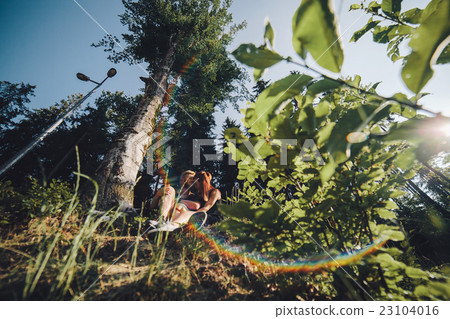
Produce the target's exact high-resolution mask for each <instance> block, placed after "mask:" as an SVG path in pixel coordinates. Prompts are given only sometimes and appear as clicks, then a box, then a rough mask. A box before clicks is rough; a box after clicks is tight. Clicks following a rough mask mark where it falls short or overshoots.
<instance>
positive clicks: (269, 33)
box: [264, 17, 275, 49]
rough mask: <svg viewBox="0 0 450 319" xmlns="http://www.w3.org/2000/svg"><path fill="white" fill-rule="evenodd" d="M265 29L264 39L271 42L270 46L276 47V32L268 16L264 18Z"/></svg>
mask: <svg viewBox="0 0 450 319" xmlns="http://www.w3.org/2000/svg"><path fill="white" fill-rule="evenodd" d="M264 25H265V30H264V41H268V42H269V43H270V47H271V48H272V49H273V48H274V45H273V43H274V38H275V32H274V31H273V28H272V25H271V24H270V21H269V18H267V17H266V19H265V20H264Z"/></svg>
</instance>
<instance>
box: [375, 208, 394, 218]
mask: <svg viewBox="0 0 450 319" xmlns="http://www.w3.org/2000/svg"><path fill="white" fill-rule="evenodd" d="M376 212H377V214H378V216H380V217H381V218H383V219H388V220H389V219H395V218H396V217H397V215H395V213H394V212H392V211H390V210H388V209H384V208H378V209H377V210H376Z"/></svg>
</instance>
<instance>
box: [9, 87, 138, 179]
mask: <svg viewBox="0 0 450 319" xmlns="http://www.w3.org/2000/svg"><path fill="white" fill-rule="evenodd" d="M78 98H79V97H78V96H76V95H74V96H71V97H69V98H67V99H66V100H62V101H61V102H59V103H56V104H54V105H52V106H50V107H46V108H39V109H27V108H26V107H25V109H24V110H23V112H22V118H21V119H20V120H17V121H16V122H13V123H12V124H11V125H10V127H9V128H8V129H6V130H4V131H3V133H2V134H1V135H0V162H2V163H4V162H6V161H8V160H9V159H10V158H12V157H13V156H14V155H15V154H17V153H18V152H19V151H20V150H21V149H22V148H23V147H24V146H26V145H27V144H28V143H29V142H30V140H31V139H33V138H35V137H36V136H38V135H39V134H40V133H41V132H43V131H44V130H45V129H46V128H48V127H49V126H50V125H51V124H53V123H54V122H55V121H56V120H57V119H58V118H59V117H60V116H61V115H62V114H63V113H64V112H66V111H67V109H68V108H69V107H70V105H73V103H75V102H76V100H77V99H78ZM139 99H140V96H137V97H127V96H125V95H124V94H123V92H115V93H111V92H103V93H102V95H101V96H100V97H99V98H97V99H96V100H95V107H93V106H90V105H88V106H87V107H86V108H85V109H82V110H79V111H77V112H75V114H73V115H72V116H71V117H69V118H68V119H66V120H65V121H64V122H63V123H62V124H61V125H60V126H59V127H58V128H57V129H56V130H55V131H54V132H53V133H52V134H50V135H49V136H47V137H46V139H45V140H44V141H43V142H42V143H40V144H39V145H38V146H37V147H36V148H35V149H33V151H32V152H30V153H29V154H28V155H26V156H25V157H24V158H22V159H21V160H20V161H19V162H17V163H16V164H15V165H14V166H13V167H12V168H11V169H10V170H9V171H7V172H6V174H5V175H4V176H3V177H4V178H5V179H9V180H11V181H12V182H13V184H14V185H15V186H16V187H19V188H20V187H26V184H27V183H26V182H27V180H28V177H35V178H39V179H42V178H45V179H51V178H59V179H61V180H64V181H68V182H70V181H72V180H73V178H74V176H73V174H72V173H73V171H76V170H77V162H76V155H75V146H76V145H78V148H79V156H80V162H81V169H82V172H83V173H85V174H87V175H93V174H94V172H95V169H96V167H97V166H98V165H99V164H100V162H101V160H102V159H103V157H104V155H105V154H106V152H107V150H108V149H109V148H110V147H111V143H112V141H113V140H114V139H115V138H116V137H117V136H118V134H119V132H120V131H121V130H122V129H123V127H124V126H125V124H126V121H127V120H128V118H129V115H130V113H131V112H133V111H134V109H136V107H137V104H138V100H139Z"/></svg>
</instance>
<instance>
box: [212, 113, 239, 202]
mask: <svg viewBox="0 0 450 319" xmlns="http://www.w3.org/2000/svg"><path fill="white" fill-rule="evenodd" d="M231 128H238V129H240V128H241V126H240V125H239V123H238V122H237V121H236V120H233V119H231V118H229V117H227V118H226V119H225V123H224V124H223V125H222V136H221V142H222V148H225V147H226V146H227V140H226V138H225V132H226V131H227V130H228V129H231ZM223 155H224V156H223V160H222V161H221V162H219V167H218V172H219V178H218V187H219V189H220V191H221V192H222V194H223V197H224V198H226V197H231V194H232V192H234V191H236V190H237V189H241V188H242V187H241V186H242V181H240V180H238V179H237V176H238V173H239V170H238V167H237V164H236V163H234V162H233V161H231V160H230V159H231V154H229V153H225V152H224V154H223ZM233 188H234V189H235V190H233Z"/></svg>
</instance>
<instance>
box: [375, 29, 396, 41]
mask: <svg viewBox="0 0 450 319" xmlns="http://www.w3.org/2000/svg"><path fill="white" fill-rule="evenodd" d="M397 29H398V26H396V25H388V26H385V27H380V26H376V27H375V28H374V29H373V41H375V42H377V43H388V42H389V41H391V40H392V39H393V38H394V36H395V33H396V31H397Z"/></svg>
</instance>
